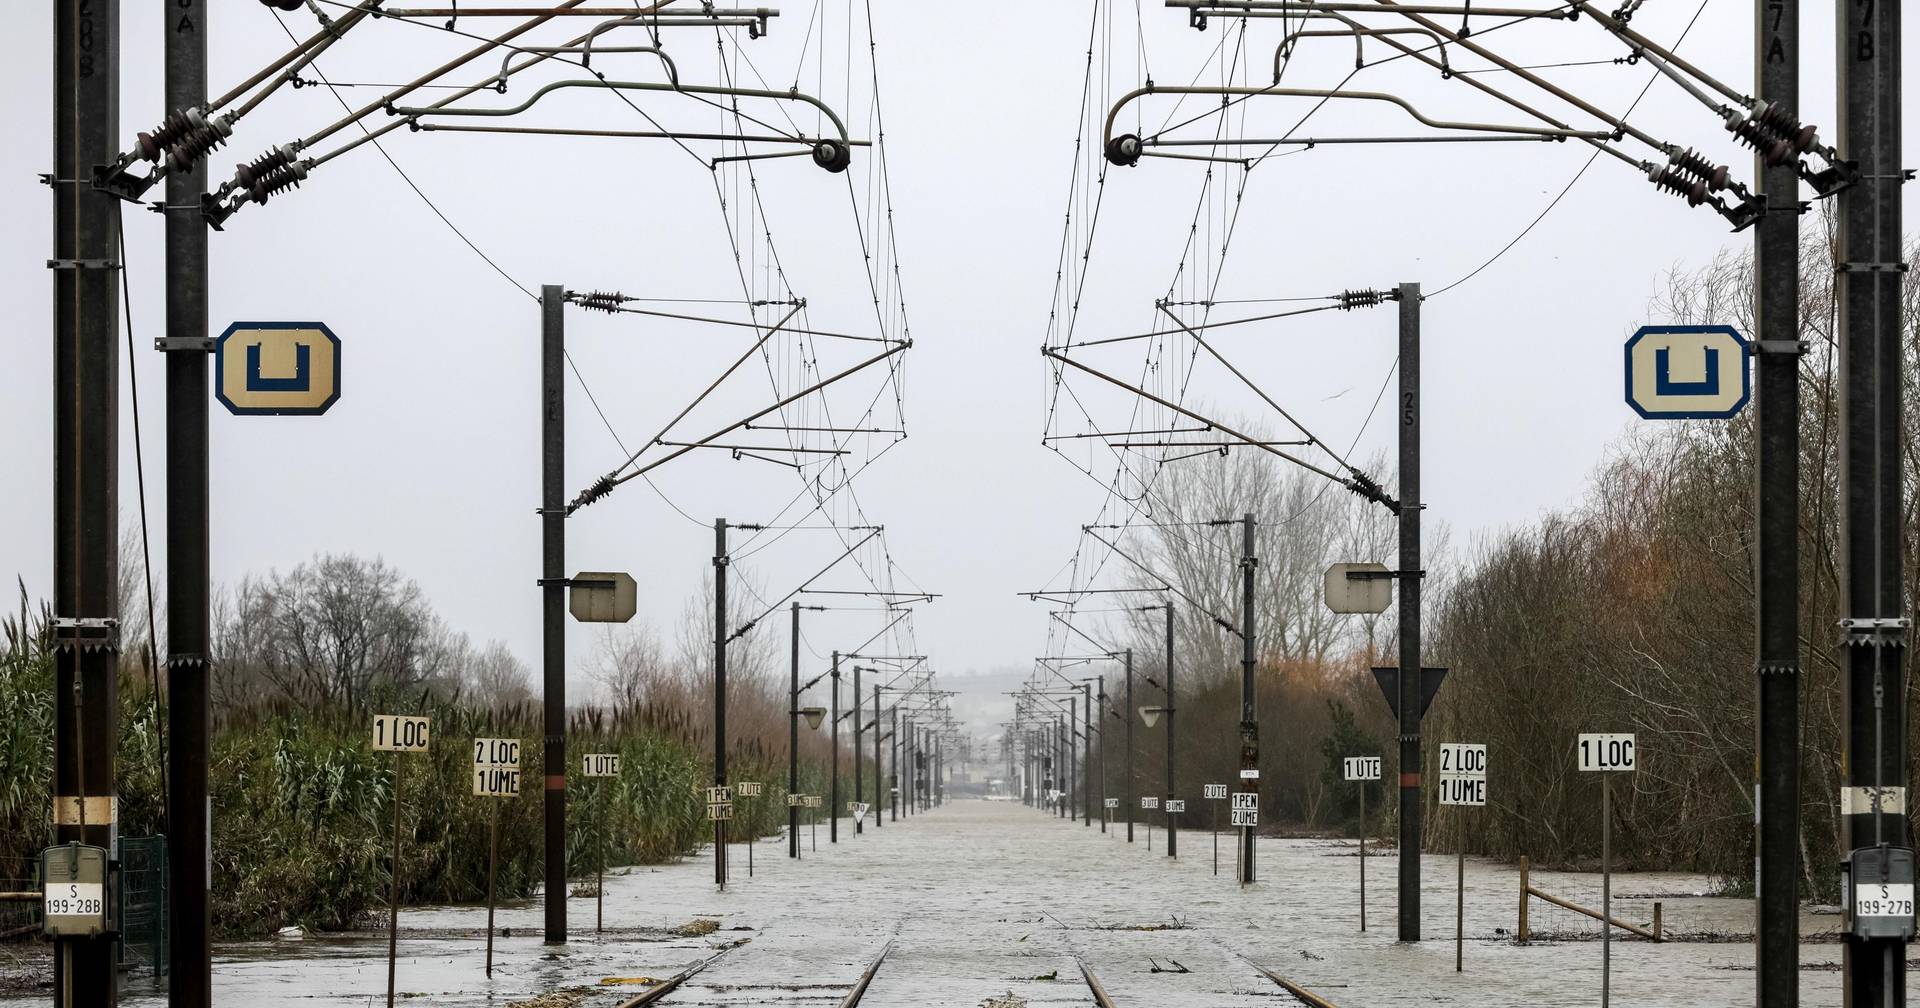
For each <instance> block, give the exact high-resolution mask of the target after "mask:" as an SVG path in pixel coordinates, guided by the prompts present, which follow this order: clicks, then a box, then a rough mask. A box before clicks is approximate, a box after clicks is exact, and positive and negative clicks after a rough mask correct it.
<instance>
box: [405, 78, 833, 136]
mask: <svg viewBox="0 0 1920 1008" xmlns="http://www.w3.org/2000/svg"><path fill="white" fill-rule="evenodd" d="M569 88H610V89H612V90H615V91H672V92H677V93H680V94H705V95H732V96H736V97H740V98H769V99H773V100H775V101H797V102H801V103H803V104H807V105H811V106H813V107H814V108H816V109H818V110H819V111H820V113H821V114H822V115H824V116H826V117H827V120H828V121H829V122H831V123H833V128H834V130H835V131H836V132H837V133H839V134H840V142H841V143H842V144H848V143H850V138H849V137H848V136H847V127H846V124H845V123H843V122H841V121H840V116H839V115H837V114H836V113H835V112H834V111H833V109H831V108H829V107H828V106H827V103H826V102H823V101H821V100H820V99H818V98H815V97H813V96H812V95H809V94H804V93H802V92H800V91H797V90H795V91H766V90H761V89H758V88H732V87H716V86H713V85H708V84H662V83H658V82H655V81H616V80H562V81H554V82H552V83H550V84H547V85H544V86H542V87H541V88H540V90H538V91H535V92H534V93H532V94H530V95H528V96H527V100H526V101H523V102H521V103H520V104H518V105H513V106H509V107H506V108H413V107H398V106H396V107H394V108H393V109H391V111H392V112H393V114H394V115H398V116H403V117H405V118H408V119H419V118H421V117H422V116H512V115H519V114H520V113H522V112H525V111H526V110H528V109H530V108H532V107H533V106H534V105H535V104H537V103H539V101H540V99H542V98H545V97H546V96H547V95H549V94H552V93H553V92H555V91H560V90H565V89H569Z"/></svg>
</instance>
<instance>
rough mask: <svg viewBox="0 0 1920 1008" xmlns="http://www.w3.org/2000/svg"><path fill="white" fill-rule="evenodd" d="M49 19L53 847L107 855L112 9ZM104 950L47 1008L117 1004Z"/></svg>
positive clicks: (69, 970)
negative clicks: (55, 636) (98, 175)
mask: <svg viewBox="0 0 1920 1008" xmlns="http://www.w3.org/2000/svg"><path fill="white" fill-rule="evenodd" d="M54 11H55V13H54V67H55V70H54V88H53V102H54V108H53V112H54V125H53V139H54V144H53V146H54V164H53V178H54V184H53V192H54V258H53V261H50V262H48V264H47V265H48V266H50V267H53V291H54V294H53V300H54V304H53V319H54V323H53V326H54V328H53V344H54V349H53V360H54V371H53V379H54V389H53V401H54V425H53V426H54V495H53V496H54V530H55V531H54V555H53V575H54V607H55V609H54V615H55V617H56V618H58V619H61V620H63V621H72V622H68V623H66V624H64V625H63V626H62V627H61V628H60V629H59V630H58V631H57V632H58V633H59V634H61V639H59V640H57V641H56V645H57V650H56V654H55V656H54V685H55V692H54V696H55V697H57V698H58V700H57V702H56V704H55V708H56V713H55V715H54V731H53V738H54V768H53V785H54V787H53V793H54V822H55V826H54V839H55V841H56V842H58V843H82V844H89V845H92V846H96V847H101V848H105V849H106V851H107V852H108V853H107V856H108V858H117V857H118V856H119V853H118V850H117V839H118V826H117V824H116V823H115V821H114V814H115V812H114V810H115V806H116V805H117V804H118V803H117V802H116V800H115V796H116V793H117V772H116V767H115V759H116V755H117V752H118V748H119V741H120V696H119V683H118V675H117V670H116V666H117V665H118V663H119V646H118V634H119V630H118V620H119V617H120V604H119V583H120V563H119V557H120V515H119V506H120V483H119V471H120V470H119V465H120V324H119V320H120V296H119V285H120V272H119V269H117V268H115V264H118V263H119V261H120V251H119V235H120V218H119V213H120V208H119V205H118V202H117V200H116V199H115V198H114V197H112V196H110V195H108V194H106V193H105V192H101V191H99V190H96V189H94V188H93V186H92V184H91V182H90V178H91V176H92V173H93V169H94V166H96V165H103V164H106V163H108V162H110V161H112V160H113V158H114V156H115V153H116V151H115V150H114V144H115V141H116V139H117V134H118V133H119V127H120V4H119V2H118V0H61V2H59V3H56V4H55V5H54ZM81 620H97V621H101V622H97V623H90V624H89V623H80V622H79V621H81ZM87 633H92V634H94V635H96V636H95V639H92V640H83V639H82V637H81V636H80V635H82V634H87ZM183 853H184V852H183ZM189 856H191V855H189ZM115 944H116V939H115V937H114V936H112V935H101V936H98V937H91V938H82V937H64V936H63V937H61V938H58V939H56V941H55V943H54V988H53V1000H54V1004H56V1005H63V1006H80V1005H84V1006H87V1008H93V1006H95V1005H113V1004H117V1003H118V1002H119V996H120V984H119V970H118V969H117V968H116V966H115V964H114V959H115Z"/></svg>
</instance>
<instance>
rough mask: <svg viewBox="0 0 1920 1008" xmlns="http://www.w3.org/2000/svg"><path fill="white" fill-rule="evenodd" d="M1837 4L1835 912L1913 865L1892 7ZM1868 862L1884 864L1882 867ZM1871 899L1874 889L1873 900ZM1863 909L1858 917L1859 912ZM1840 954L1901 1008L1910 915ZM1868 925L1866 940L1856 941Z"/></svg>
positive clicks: (1867, 986)
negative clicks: (1843, 174) (1841, 712)
mask: <svg viewBox="0 0 1920 1008" xmlns="http://www.w3.org/2000/svg"><path fill="white" fill-rule="evenodd" d="M1836 6H1837V12H1836V13H1837V16H1836V25H1835V27H1836V34H1837V36H1838V37H1837V43H1838V49H1839V69H1840V93H1839V99H1840V116H1841V118H1840V127H1839V138H1838V139H1839V143H1838V146H1839V151H1840V156H1841V158H1842V159H1844V160H1846V161H1848V162H1850V163H1851V164H1852V165H1853V167H1854V168H1855V170H1856V171H1857V172H1858V180H1857V182H1856V183H1855V184H1854V185H1853V186H1851V187H1849V188H1847V189H1845V190H1843V191H1842V192H1841V193H1840V195H1839V217H1840V235H1839V245H1838V250H1837V252H1838V259H1839V262H1838V263H1837V269H1838V270H1839V275H1838V277H1837V278H1836V280H1835V290H1834V296H1835V300H1836V301H1838V302H1839V305H1840V387H1841V388H1842V389H1843V390H1845V400H1844V402H1843V403H1842V404H1841V408H1840V409H1841V412H1840V421H1841V427H1842V430H1843V431H1844V433H1843V436H1842V440H1841V455H1840V471H1841V473H1842V474H1843V476H1842V479H1843V480H1844V494H1845V503H1844V505H1843V510H1842V512H1841V527H1842V529H1843V532H1844V536H1845V539H1844V543H1843V545H1842V549H1841V556H1842V558H1843V563H1842V565H1841V571H1842V574H1841V580H1842V583H1843V585H1844V592H1843V597H1842V600H1841V606H1842V608H1841V613H1842V615H1843V617H1844V618H1843V619H1842V620H1841V626H1842V628H1843V635H1842V641H1843V645H1844V646H1843V649H1842V650H1843V651H1844V652H1845V656H1846V657H1845V663H1846V665H1845V682H1846V690H1845V694H1844V703H1845V710H1846V723H1847V728H1846V735H1845V745H1844V748H1843V756H1842V762H1841V765H1842V766H1843V767H1845V768H1846V769H1845V774H1846V780H1845V785H1846V790H1845V792H1844V795H1843V801H1842V802H1841V810H1842V816H1841V821H1842V824H1843V827H1842V828H1843V833H1842V840H1841V846H1842V848H1844V849H1845V851H1846V852H1847V853H1846V856H1847V857H1848V859H1849V865H1848V870H1847V871H1846V872H1845V873H1844V874H1843V876H1842V885H1843V887H1844V888H1843V892H1842V897H1841V898H1842V900H1843V901H1844V903H1845V904H1846V905H1848V906H1850V907H1852V905H1853V904H1854V903H1855V899H1854V897H1855V896H1856V892H1855V890H1854V887H1857V886H1877V885H1878V884H1882V883H1887V882H1896V883H1898V882H1911V881H1913V880H1912V878H1911V877H1910V876H1909V877H1907V878H1904V879H1903V878H1897V877H1894V876H1893V875H1892V874H1890V873H1887V872H1886V868H1887V867H1890V866H1891V865H1890V864H1889V862H1892V863H1899V862H1901V861H1902V860H1904V861H1905V863H1906V864H1911V858H1912V846H1913V838H1912V836H1911V835H1910V834H1909V831H1908V822H1907V815H1906V813H1907V809H1908V805H1907V794H1908V788H1907V776H1906V768H1907V737H1906V718H1905V711H1906V707H1907V699H1908V693H1907V683H1906V649H1907V637H1908V634H1909V633H1910V627H1909V626H1908V625H1907V622H1908V618H1909V617H1908V612H1907V610H1906V609H1905V608H1904V603H1905V601H1906V600H1905V598H1904V595H1905V589H1904V586H1903V584H1902V581H1903V577H1902V570H1901V560H1902V556H1901V549H1902V545H1903V541H1904V536H1905V534H1906V531H1907V530H1905V529H1903V528H1902V522H1901V518H1902V513H1901V505H1902V478H1903V476H1904V475H1905V471H1904V470H1903V468H1902V462H1903V449H1904V448H1905V447H1906V446H1905V445H1904V444H1903V438H1902V422H1903V421H1904V419H1905V417H1904V415H1903V414H1904V399H1903V397H1904V393H1905V389H1904V385H1905V374H1904V364H1903V362H1902V360H1901V350H1902V347H1901V340H1902V338H1903V336H1904V334H1905V326H1904V324H1903V319H1902V318H1901V309H1902V305H1901V286H1902V285H1901V281H1902V279H1904V277H1905V271H1906V269H1907V264H1906V263H1905V262H1903V261H1902V248H1903V243H1902V240H1901V238H1902V235H1901V219H1900V217H1901V192H1900V187H1901V185H1902V184H1903V181H1904V174H1903V172H1902V169H1901V161H1900V153H1901V147H1900V116H1901V86H1900V77H1901V74H1900V55H1901V54H1900V41H1901V38H1900V6H1901V5H1899V4H1897V3H1870V2H1867V0H1848V2H1844V3H1841V4H1838V5H1836ZM1862 862H1879V864H1878V865H1872V864H1870V863H1862ZM1869 891H1879V890H1877V889H1870V890H1869ZM1855 909H1856V910H1857V908H1855ZM1849 924H1850V925H1851V926H1850V927H1849V929H1848V930H1847V932H1846V939H1845V942H1844V944H1843V946H1842V950H1843V951H1842V960H1841V970H1842V990H1843V1001H1844V1003H1845V1004H1846V1005H1848V1006H1849V1008H1868V1006H1871V1008H1891V1006H1895V1005H1904V1004H1906V1001H1907V996H1906V993H1907V964H1906V944H1907V938H1908V937H1910V936H1911V935H1912V928H1913V921H1912V918H1911V916H1907V917H1904V918H1891V919H1890V918H1886V917H1881V918H1871V917H1860V916H1855V915H1854V914H1849ZM1862 926H1868V927H1869V928H1870V930H1872V931H1874V932H1877V933H1876V934H1874V935H1872V936H1862V935H1860V934H1857V933H1855V931H1854V928H1858V927H1862Z"/></svg>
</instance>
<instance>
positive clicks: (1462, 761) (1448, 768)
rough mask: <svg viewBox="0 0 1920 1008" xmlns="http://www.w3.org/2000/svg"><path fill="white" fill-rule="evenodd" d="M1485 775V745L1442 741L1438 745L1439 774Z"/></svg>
mask: <svg viewBox="0 0 1920 1008" xmlns="http://www.w3.org/2000/svg"><path fill="white" fill-rule="evenodd" d="M1447 774H1464V775H1466V776H1468V777H1485V776H1486V775H1487V747H1486V746H1484V745H1480V744H1478V743H1474V742H1443V743H1441V745H1440V775H1441V776H1443V777H1444V776H1446V775H1447Z"/></svg>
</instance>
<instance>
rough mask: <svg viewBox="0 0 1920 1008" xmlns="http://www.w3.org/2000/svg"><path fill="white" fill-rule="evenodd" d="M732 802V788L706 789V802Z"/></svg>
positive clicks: (721, 803)
mask: <svg viewBox="0 0 1920 1008" xmlns="http://www.w3.org/2000/svg"><path fill="white" fill-rule="evenodd" d="M732 802H733V789H732V788H730V787H710V788H708V789H707V804H709V805H727V804H731V803H732Z"/></svg>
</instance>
